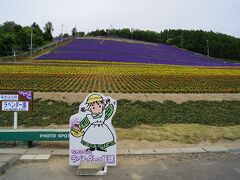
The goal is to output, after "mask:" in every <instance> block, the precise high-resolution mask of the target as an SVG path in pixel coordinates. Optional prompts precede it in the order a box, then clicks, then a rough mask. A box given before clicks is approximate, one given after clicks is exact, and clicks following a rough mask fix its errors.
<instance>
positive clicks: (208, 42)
mask: <svg viewBox="0 0 240 180" xmlns="http://www.w3.org/2000/svg"><path fill="white" fill-rule="evenodd" d="M206 42H207V55H208V56H210V53H209V41H208V39H207V40H206Z"/></svg>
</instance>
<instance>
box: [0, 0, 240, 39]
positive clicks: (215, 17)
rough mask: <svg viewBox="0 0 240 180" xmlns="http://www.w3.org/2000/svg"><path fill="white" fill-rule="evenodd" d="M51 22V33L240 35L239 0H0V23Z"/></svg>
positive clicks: (41, 24) (42, 24)
mask: <svg viewBox="0 0 240 180" xmlns="http://www.w3.org/2000/svg"><path fill="white" fill-rule="evenodd" d="M5 21H15V22H16V23H18V24H21V25H23V26H25V25H30V24H32V23H33V22H36V23H37V24H39V25H40V26H41V27H43V26H44V24H45V23H46V22H48V21H50V22H52V23H53V26H54V33H53V34H54V35H59V34H60V33H61V24H63V25H64V27H63V32H67V33H70V32H71V30H72V28H73V27H74V26H75V25H76V26H77V29H78V31H85V32H87V31H91V30H95V29H97V28H99V29H106V28H110V27H113V28H124V27H127V28H136V29H143V30H154V31H161V30H164V29H202V30H207V31H209V30H212V31H214V32H221V33H226V34H229V35H233V36H235V37H238V38H240V0H0V24H3V22H5Z"/></svg>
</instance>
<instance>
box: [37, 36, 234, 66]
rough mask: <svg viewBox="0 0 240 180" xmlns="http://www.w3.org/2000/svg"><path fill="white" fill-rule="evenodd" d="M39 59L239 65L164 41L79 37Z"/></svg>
mask: <svg viewBox="0 0 240 180" xmlns="http://www.w3.org/2000/svg"><path fill="white" fill-rule="evenodd" d="M37 60H89V61H109V62H136V63H153V64H176V65H193V66H238V64H235V63H232V62H225V61H224V60H221V59H215V58H211V57H207V56H204V55H200V54H196V53H193V52H190V51H186V50H182V49H179V48H175V47H172V46H169V45H163V44H156V45H153V44H139V43H128V42H120V41H112V40H99V39H77V40H75V41H74V42H72V43H69V44H67V45H65V46H62V47H59V48H57V49H55V50H54V51H52V52H50V53H48V54H45V55H43V56H40V57H38V58H37Z"/></svg>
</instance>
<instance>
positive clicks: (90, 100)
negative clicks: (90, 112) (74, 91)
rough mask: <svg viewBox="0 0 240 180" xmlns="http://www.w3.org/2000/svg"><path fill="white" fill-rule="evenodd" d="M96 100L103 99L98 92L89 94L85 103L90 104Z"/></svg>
mask: <svg viewBox="0 0 240 180" xmlns="http://www.w3.org/2000/svg"><path fill="white" fill-rule="evenodd" d="M98 101H103V98H102V96H100V95H99V94H92V95H91V96H89V97H88V99H87V104H91V103H94V102H98Z"/></svg>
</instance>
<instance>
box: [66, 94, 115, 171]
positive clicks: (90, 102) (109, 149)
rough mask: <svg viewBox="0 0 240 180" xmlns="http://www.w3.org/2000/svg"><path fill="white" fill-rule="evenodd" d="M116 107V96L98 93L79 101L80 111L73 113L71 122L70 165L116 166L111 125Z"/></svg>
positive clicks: (113, 135)
mask: <svg viewBox="0 0 240 180" xmlns="http://www.w3.org/2000/svg"><path fill="white" fill-rule="evenodd" d="M116 108H117V101H116V100H114V99H113V98H111V97H109V96H104V95H102V94H99V93H91V94H89V95H88V96H87V97H86V98H85V99H84V101H83V102H82V103H81V104H80V106H79V112H78V113H77V114H74V115H72V116H71V118H70V123H69V128H70V134H69V140H70V142H69V146H70V148H69V165H70V166H79V168H83V169H84V166H83V165H84V164H85V165H86V166H87V167H89V164H90V165H92V166H95V165H96V164H97V163H98V164H104V165H105V166H106V167H107V166H116V164H117V156H116V132H115V129H114V127H113V126H112V117H113V115H114V113H115V112H116ZM86 166H85V168H86ZM78 174H81V173H78ZM81 175H87V174H84V173H82V174H81ZM88 175H89V174H88ZM91 175H102V174H91Z"/></svg>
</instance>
